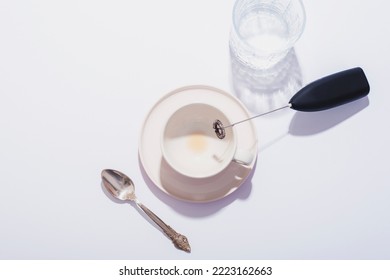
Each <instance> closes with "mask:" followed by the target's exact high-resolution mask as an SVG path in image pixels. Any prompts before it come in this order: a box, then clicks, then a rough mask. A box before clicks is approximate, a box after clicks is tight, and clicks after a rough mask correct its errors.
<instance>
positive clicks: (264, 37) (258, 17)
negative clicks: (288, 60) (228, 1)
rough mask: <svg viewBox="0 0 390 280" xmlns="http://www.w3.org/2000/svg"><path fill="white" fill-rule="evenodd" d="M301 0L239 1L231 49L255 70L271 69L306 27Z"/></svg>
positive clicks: (234, 18)
mask: <svg viewBox="0 0 390 280" xmlns="http://www.w3.org/2000/svg"><path fill="white" fill-rule="evenodd" d="M305 19H306V16H305V10H304V7H303V4H302V1H301V0H237V1H236V3H235V5H234V8H233V24H232V28H231V32H230V48H231V52H232V53H233V55H234V56H235V57H236V59H237V60H239V61H240V62H241V63H243V64H244V65H246V66H249V67H251V68H253V69H267V68H270V67H272V66H273V65H275V64H276V63H277V62H279V61H280V60H282V59H283V58H284V57H285V56H286V54H287V53H288V52H289V51H290V50H291V49H292V47H293V46H294V44H295V43H296V41H297V40H298V39H299V37H300V36H301V34H302V32H303V30H304V26H305Z"/></svg>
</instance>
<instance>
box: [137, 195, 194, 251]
mask: <svg viewBox="0 0 390 280" xmlns="http://www.w3.org/2000/svg"><path fill="white" fill-rule="evenodd" d="M136 203H137V205H138V207H139V208H141V210H142V211H144V212H145V214H146V215H148V216H149V218H151V219H152V220H153V222H155V223H156V224H157V225H158V226H159V227H160V228H161V229H162V230H163V231H164V233H165V234H166V235H167V236H168V237H169V238H170V239H171V240H172V242H173V244H174V245H175V247H176V248H178V249H180V250H183V251H186V252H188V253H189V252H191V247H190V244H189V243H188V239H187V237H185V236H184V235H182V234H180V233H177V232H176V231H175V230H174V229H173V228H171V227H170V226H168V225H167V224H166V223H164V222H163V221H162V220H161V219H160V218H159V217H158V216H157V215H156V214H154V213H153V212H152V211H151V210H150V209H149V208H148V207H146V206H145V205H143V204H142V203H140V202H136Z"/></svg>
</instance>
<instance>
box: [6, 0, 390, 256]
mask: <svg viewBox="0 0 390 280" xmlns="http://www.w3.org/2000/svg"><path fill="white" fill-rule="evenodd" d="M233 2H234V1H233V0H229V1H226V0H213V1H206V0H198V1H179V0H166V1H157V0H156V1H154V0H152V1H124V0H123V1H118V0H114V1H88V0H78V1H73V0H71V1H43V0H38V1H4V0H3V1H1V2H0V97H1V99H0V129H1V130H0V133H1V134H0V135H1V137H0V188H1V195H0V228H1V230H0V259H389V258H390V240H389V236H390V223H389V220H390V203H389V201H390V176H389V167H388V159H389V157H390V150H389V143H390V133H389V125H388V120H389V118H390V113H389V110H388V104H389V102H390V95H389V78H388V77H389V74H388V73H389V62H390V59H389V53H388V52H389V50H390V40H389V38H388V26H390V18H389V16H388V11H389V9H390V7H389V4H388V2H387V1H384V0H382V1H381V0H375V1H335V0H330V1H304V4H305V8H306V13H307V22H306V29H305V31H304V33H303V35H302V37H301V39H300V40H299V42H298V43H297V44H296V47H295V52H296V56H297V59H298V62H299V67H300V71H301V74H302V82H303V85H304V84H307V83H309V82H310V81H313V80H315V79H317V78H320V77H322V76H325V75H328V74H331V73H334V72H338V71H340V70H344V69H348V68H351V67H355V66H361V67H362V68H363V69H364V70H365V72H366V75H367V77H368V79H369V81H370V85H371V92H370V95H369V98H368V99H367V98H365V99H363V100H360V101H357V102H355V103H351V104H348V105H345V106H343V107H339V108H336V109H332V110H329V111H326V112H321V113H309V114H303V113H297V112H294V111H293V110H289V111H286V112H284V113H282V114H276V115H273V116H269V117H266V118H263V119H257V120H256V121H255V124H256V127H257V130H258V136H259V159H258V162H257V165H256V168H255V170H254V173H253V176H251V180H249V181H248V182H246V183H245V184H244V185H243V186H242V187H241V188H240V189H239V190H238V191H237V192H235V193H233V194H232V195H230V196H228V197H226V198H224V199H222V200H219V201H216V202H212V203H207V204H192V203H188V202H182V201H178V200H176V199H174V198H171V197H169V196H167V195H166V194H164V193H162V192H161V191H160V190H159V189H158V188H156V187H155V186H153V185H151V184H150V183H149V182H148V180H146V178H145V177H144V176H143V175H142V173H141V168H140V165H139V161H138V137H139V133H140V130H141V126H142V122H143V119H144V117H145V116H146V114H147V112H148V110H149V109H150V108H151V106H153V104H154V103H155V102H156V101H157V100H158V99H159V98H160V97H161V96H163V95H164V94H166V93H168V92H169V91H171V90H173V89H175V88H178V87H182V86H186V85H191V84H205V85H210V86H214V87H218V88H221V89H223V90H225V91H228V92H231V93H232V94H234V93H235V92H234V90H233V86H232V83H233V80H234V77H232V75H231V74H230V72H231V67H230V56H229V49H228V38H229V29H230V23H231V11H232V7H233ZM104 168H115V169H118V170H121V171H123V172H125V173H127V174H128V175H129V176H130V177H131V178H132V179H133V181H134V182H135V183H136V190H137V195H138V197H139V199H140V200H141V201H142V202H143V203H144V204H145V205H147V206H148V207H149V208H151V209H152V210H153V211H154V212H156V213H157V214H158V215H159V216H160V217H161V218H162V219H163V220H164V221H166V222H167V223H168V224H169V225H171V226H172V227H173V228H175V229H176V230H177V231H179V232H181V233H183V234H185V235H186V236H187V237H188V238H189V240H190V243H191V246H192V253H191V254H187V253H184V252H182V251H179V250H176V249H175V248H174V247H173V245H172V244H171V242H170V241H169V240H168V239H167V238H166V237H165V236H164V235H163V234H162V233H161V232H159V231H158V230H157V229H156V228H155V227H154V226H153V225H152V224H151V223H150V222H148V220H147V219H146V218H145V217H144V216H142V215H140V213H139V212H138V211H137V210H136V209H135V207H133V205H129V204H127V203H126V204H123V203H122V204H121V203H115V202H114V201H113V200H111V199H109V198H108V197H107V195H106V194H105V193H104V192H103V190H102V187H101V180H100V172H101V170H102V169H104ZM145 181H146V182H145Z"/></svg>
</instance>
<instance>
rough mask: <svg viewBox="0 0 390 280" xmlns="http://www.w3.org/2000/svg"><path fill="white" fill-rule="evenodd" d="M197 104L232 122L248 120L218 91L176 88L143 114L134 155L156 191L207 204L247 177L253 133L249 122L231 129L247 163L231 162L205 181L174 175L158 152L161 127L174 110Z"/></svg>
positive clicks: (236, 103) (241, 107)
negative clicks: (217, 111) (247, 154)
mask: <svg viewBox="0 0 390 280" xmlns="http://www.w3.org/2000/svg"><path fill="white" fill-rule="evenodd" d="M199 102H201V103H206V104H209V105H211V106H214V107H217V108H220V109H221V110H222V111H223V112H224V113H225V114H226V115H227V116H228V117H229V119H230V120H232V121H234V122H235V121H240V120H243V119H247V118H249V117H250V114H249V112H248V111H247V109H246V108H245V106H244V105H243V104H242V103H241V102H240V101H239V100H238V99H237V98H235V97H234V96H232V95H230V94H228V93H226V92H224V91H222V90H220V89H217V88H213V87H209V86H188V87H183V88H179V89H176V90H175V91H173V92H170V93H168V94H167V95H165V96H164V97H162V98H161V99H160V100H159V101H158V102H157V103H156V104H155V105H154V106H153V107H152V109H151V110H150V111H149V113H148V114H147V116H146V118H145V120H144V123H143V126H142V130H141V136H140V140H139V149H138V153H139V158H140V162H141V164H142V166H143V168H144V170H145V173H146V174H147V176H148V177H149V179H150V180H151V181H152V182H153V183H154V184H155V185H156V186H157V187H158V188H159V189H160V190H162V191H163V192H165V193H166V194H168V195H171V196H173V197H175V198H177V199H180V200H184V201H191V202H209V201H214V200H217V199H221V198H223V197H225V196H227V195H229V194H231V193H232V192H234V191H235V190H237V189H238V188H239V187H240V186H241V185H242V184H243V183H244V182H245V180H246V179H247V177H248V176H249V175H250V174H251V172H252V170H253V167H254V165H255V162H256V158H257V133H256V129H255V127H254V125H253V122H252V121H247V122H244V123H241V124H240V125H237V126H235V130H236V133H237V147H238V148H239V149H244V150H250V151H251V153H252V152H253V160H252V162H251V163H250V164H248V165H241V164H238V163H236V162H233V161H232V162H231V163H230V164H229V165H228V166H227V167H226V168H225V169H224V170H223V171H222V172H220V173H218V174H217V175H214V176H212V177H208V178H191V177H187V176H184V175H182V174H179V173H177V172H176V171H175V170H173V169H172V168H171V167H170V166H169V165H168V163H167V162H166V161H165V159H164V158H163V155H162V152H161V145H160V139H161V134H162V132H163V129H164V124H165V123H166V122H167V120H168V119H169V117H170V116H171V115H172V114H173V113H174V112H175V111H176V110H177V109H178V108H181V107H183V106H186V105H188V104H192V103H199ZM210 125H211V124H210ZM211 129H212V128H211Z"/></svg>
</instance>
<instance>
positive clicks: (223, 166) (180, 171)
mask: <svg viewBox="0 0 390 280" xmlns="http://www.w3.org/2000/svg"><path fill="white" fill-rule="evenodd" d="M194 105H206V106H209V107H211V108H213V109H216V110H217V111H219V112H220V114H222V115H223V116H224V117H225V118H226V119H227V120H229V123H230V119H229V118H228V117H227V115H226V114H225V113H224V112H222V111H221V110H220V109H219V108H217V107H215V106H213V105H210V104H207V103H205V102H194V103H191V104H187V105H185V106H182V107H180V108H177V109H176V110H175V111H174V112H173V113H172V114H171V115H170V116H169V118H168V120H167V121H166V122H165V124H164V125H163V126H164V127H163V129H162V133H161V136H160V149H161V153H162V158H163V160H165V162H166V163H167V164H168V165H169V166H170V167H171V168H172V169H173V170H174V171H175V172H177V173H178V174H181V175H183V176H185V177H188V178H194V179H206V178H210V177H214V176H216V175H218V174H220V173H221V172H222V171H223V170H225V169H226V168H227V167H228V166H229V164H230V163H231V162H232V161H233V159H234V155H235V154H236V151H237V136H236V134H235V132H234V128H231V132H232V140H231V141H232V145H233V148H232V152H231V155H229V157H227V158H226V160H224V161H223V164H221V166H220V168H217V169H216V170H215V171H214V172H209V173H207V174H205V175H196V174H193V173H191V172H186V171H184V169H180V168H177V166H175V165H174V164H172V161H171V159H170V156H169V155H168V154H167V152H166V149H165V147H164V138H165V133H166V129H167V125H168V123H169V121H170V120H171V119H172V116H173V115H175V114H176V113H177V112H178V111H179V110H181V109H183V108H185V107H190V106H194ZM215 137H216V138H218V137H217V136H215Z"/></svg>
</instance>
